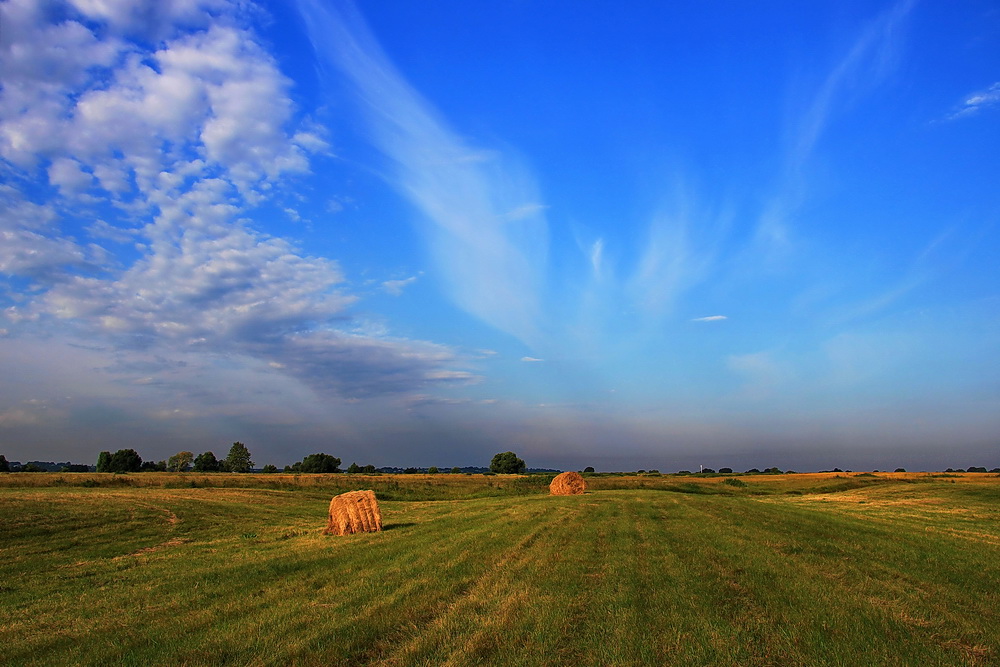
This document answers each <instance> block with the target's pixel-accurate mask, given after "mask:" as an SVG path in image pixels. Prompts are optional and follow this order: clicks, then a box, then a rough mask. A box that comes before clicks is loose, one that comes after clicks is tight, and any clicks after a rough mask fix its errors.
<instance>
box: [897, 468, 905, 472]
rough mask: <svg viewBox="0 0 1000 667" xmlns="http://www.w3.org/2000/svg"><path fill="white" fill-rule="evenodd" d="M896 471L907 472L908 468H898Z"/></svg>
mask: <svg viewBox="0 0 1000 667" xmlns="http://www.w3.org/2000/svg"><path fill="white" fill-rule="evenodd" d="M895 472H906V468H896V470H895Z"/></svg>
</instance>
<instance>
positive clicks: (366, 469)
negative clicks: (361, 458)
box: [361, 463, 378, 475]
mask: <svg viewBox="0 0 1000 667" xmlns="http://www.w3.org/2000/svg"><path fill="white" fill-rule="evenodd" d="M361 472H363V473H364V474H366V475H374V474H375V473H377V472H378V470H376V469H375V466H373V465H372V464H371V463H369V464H368V465H366V466H364V467H363V468H361Z"/></svg>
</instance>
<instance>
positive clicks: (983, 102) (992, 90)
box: [948, 81, 1000, 120]
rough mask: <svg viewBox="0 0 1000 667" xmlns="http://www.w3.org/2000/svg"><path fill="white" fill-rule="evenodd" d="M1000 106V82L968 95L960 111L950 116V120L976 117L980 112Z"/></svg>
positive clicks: (959, 108)
mask: <svg viewBox="0 0 1000 667" xmlns="http://www.w3.org/2000/svg"><path fill="white" fill-rule="evenodd" d="M998 105H1000V81H997V82H996V83H994V84H993V85H991V86H989V87H988V88H984V89H983V90H979V91H976V92H974V93H972V94H970V95H967V96H966V97H965V99H964V100H962V103H961V104H960V105H959V107H958V110H957V111H955V112H953V113H951V114H950V115H949V116H948V120H958V119H959V118H967V117H969V116H974V115H976V114H978V113H979V112H980V111H983V110H985V109H991V108H993V107H996V106H998Z"/></svg>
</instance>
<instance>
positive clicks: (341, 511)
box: [323, 491, 382, 535]
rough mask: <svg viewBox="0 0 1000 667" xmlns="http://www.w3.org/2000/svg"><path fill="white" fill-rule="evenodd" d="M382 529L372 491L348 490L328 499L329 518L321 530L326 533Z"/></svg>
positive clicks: (364, 531)
mask: <svg viewBox="0 0 1000 667" xmlns="http://www.w3.org/2000/svg"><path fill="white" fill-rule="evenodd" d="M379 530H382V512H380V511H379V509H378V501H377V500H376V499H375V492H374V491H350V492H348V493H342V494H340V495H339V496H334V497H333V500H331V501H330V520H329V522H328V523H327V525H326V530H325V531H323V532H324V533H325V534H327V535H351V534H353V533H374V532H376V531H379Z"/></svg>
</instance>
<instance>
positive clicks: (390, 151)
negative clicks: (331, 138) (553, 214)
mask: <svg viewBox="0 0 1000 667" xmlns="http://www.w3.org/2000/svg"><path fill="white" fill-rule="evenodd" d="M298 7H299V10H300V12H301V14H302V16H303V18H304V20H305V25H306V28H307V30H308V32H309V35H310V38H311V40H312V43H313V47H314V49H315V51H316V53H317V56H318V57H319V59H320V61H321V62H322V63H323V64H324V65H327V66H331V67H332V68H333V69H335V70H337V71H340V72H341V73H342V74H343V75H344V77H346V79H347V80H348V82H349V83H350V85H351V87H352V88H353V91H354V93H355V96H356V102H357V103H358V105H359V106H360V108H361V109H362V111H363V114H364V117H365V120H366V122H367V125H368V128H369V132H370V136H371V140H372V142H373V144H374V145H375V147H376V148H377V149H378V150H379V151H381V153H382V154H383V155H384V157H385V158H386V160H387V163H388V167H387V174H386V176H387V178H388V180H389V182H390V184H391V185H392V186H394V187H395V188H396V189H397V190H399V191H400V192H401V193H402V194H403V195H404V196H406V197H407V198H408V199H409V200H410V201H411V202H412V204H413V205H414V206H415V207H416V208H417V209H418V210H419V211H420V212H421V214H422V216H423V218H424V219H425V220H426V223H427V224H426V225H424V226H423V229H424V231H425V233H426V238H427V243H428V245H429V247H430V249H431V251H432V253H433V255H434V257H435V259H436V261H437V268H438V270H439V271H440V272H441V274H442V276H443V277H444V279H445V282H446V287H447V290H448V292H449V294H450V296H451V298H452V299H453V300H454V301H455V302H456V303H457V304H458V305H459V306H460V307H461V308H463V309H464V310H466V311H467V312H469V313H471V314H472V315H474V316H476V317H478V318H479V319H481V320H483V321H484V322H486V323H488V324H490V325H492V326H494V327H496V328H497V329H499V330H501V331H505V332H508V333H510V334H513V335H514V336H517V337H518V338H520V339H521V340H523V341H528V342H532V341H537V339H538V321H539V319H540V316H541V314H542V312H543V311H542V308H541V307H540V303H539V292H540V289H541V283H542V277H543V276H542V272H543V269H544V264H545V256H546V246H547V224H546V221H545V218H544V216H543V211H544V206H542V205H541V204H540V203H539V195H538V192H537V189H536V187H535V184H534V181H533V178H532V176H531V175H530V173H529V171H528V169H527V168H525V167H524V166H523V165H522V164H520V163H519V162H518V160H517V159H516V158H514V157H512V156H510V155H507V154H504V153H501V152H498V151H484V150H483V149H482V148H480V147H477V146H474V145H472V144H470V143H469V142H467V141H466V140H464V139H463V138H462V137H460V136H459V135H458V134H457V133H456V132H455V131H454V130H452V129H451V128H450V127H448V124H447V123H446V122H445V121H444V120H443V119H442V118H441V117H440V116H439V115H438V114H437V112H436V111H435V110H434V109H433V107H432V106H431V105H430V104H429V103H428V102H427V101H426V100H424V99H423V98H422V97H421V96H420V94H419V93H418V92H417V91H415V90H414V89H413V88H412V87H411V86H410V85H409V83H407V81H406V80H405V79H404V78H403V77H402V75H401V74H400V73H399V72H398V71H397V70H396V68H395V67H394V66H393V64H392V63H391V62H390V61H389V59H388V58H387V57H386V56H385V54H384V53H383V51H382V49H381V48H380V46H379V45H378V43H377V42H376V40H375V38H374V37H373V36H372V35H371V34H370V32H369V30H368V28H367V26H366V25H365V23H364V20H363V19H362V18H361V16H360V15H359V14H358V13H357V11H356V10H355V9H354V8H353V6H351V5H350V4H346V3H344V4H340V5H339V6H333V5H332V3H323V2H319V1H318V0H300V1H299V2H298Z"/></svg>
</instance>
